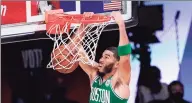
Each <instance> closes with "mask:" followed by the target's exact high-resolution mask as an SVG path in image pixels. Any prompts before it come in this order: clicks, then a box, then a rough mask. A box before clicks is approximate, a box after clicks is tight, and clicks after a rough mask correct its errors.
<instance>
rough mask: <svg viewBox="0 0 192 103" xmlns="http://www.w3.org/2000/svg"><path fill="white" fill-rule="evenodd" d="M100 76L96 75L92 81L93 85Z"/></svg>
mask: <svg viewBox="0 0 192 103" xmlns="http://www.w3.org/2000/svg"><path fill="white" fill-rule="evenodd" d="M98 77H99V76H98V75H96V76H95V78H94V79H93V80H92V81H91V87H92V86H93V83H94V82H95V81H96V80H97V78H98Z"/></svg>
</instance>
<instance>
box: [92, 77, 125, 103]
mask: <svg viewBox="0 0 192 103" xmlns="http://www.w3.org/2000/svg"><path fill="white" fill-rule="evenodd" d="M127 101H128V99H123V98H121V97H119V96H118V95H117V94H116V93H115V91H114V90H113V88H112V85H111V77H110V78H109V79H107V80H106V81H105V82H103V83H102V78H101V77H99V76H97V77H96V78H95V79H94V80H93V82H92V85H91V94H90V98H89V103H127Z"/></svg>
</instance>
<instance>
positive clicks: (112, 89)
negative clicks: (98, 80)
mask: <svg viewBox="0 0 192 103" xmlns="http://www.w3.org/2000/svg"><path fill="white" fill-rule="evenodd" d="M111 81H112V79H111ZM111 81H110V87H111V90H112V92H113V93H114V94H115V96H116V97H117V98H119V99H121V100H125V99H126V100H128V99H127V98H122V97H120V96H118V95H117V94H116V93H115V90H114V89H113V87H112V82H111Z"/></svg>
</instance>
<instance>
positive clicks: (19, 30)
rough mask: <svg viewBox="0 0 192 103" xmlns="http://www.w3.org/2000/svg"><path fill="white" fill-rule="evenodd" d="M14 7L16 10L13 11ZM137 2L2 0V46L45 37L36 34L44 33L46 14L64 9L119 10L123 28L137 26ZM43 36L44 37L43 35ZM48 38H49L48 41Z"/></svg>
mask: <svg viewBox="0 0 192 103" xmlns="http://www.w3.org/2000/svg"><path fill="white" fill-rule="evenodd" d="M16 8H17V9H16ZM136 8H137V2H136V1H121V0H119V1H113V0H103V1H54V0H52V1H2V3H1V19H2V20H1V39H2V43H12V42H18V41H22V40H34V39H41V38H44V39H45V37H46V35H43V34H41V36H40V35H35V36H34V34H35V32H41V33H42V32H44V33H45V30H46V26H45V23H44V20H45V17H44V14H45V11H46V10H53V9H63V10H64V12H65V13H67V14H82V13H83V12H94V13H101V14H109V13H110V12H111V11H116V10H119V11H121V13H122V15H123V18H124V20H125V22H126V27H131V26H134V25H136V24H137V15H136V11H137V9H136ZM110 22H111V23H110V25H108V26H107V27H106V28H105V29H104V31H109V30H115V29H117V28H118V27H117V25H115V23H114V22H113V21H110ZM42 35H43V36H42ZM47 39H48V38H47Z"/></svg>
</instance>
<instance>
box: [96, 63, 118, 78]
mask: <svg viewBox="0 0 192 103" xmlns="http://www.w3.org/2000/svg"><path fill="white" fill-rule="evenodd" d="M114 64H115V63H111V64H109V65H106V66H105V67H104V68H103V71H102V72H99V71H98V75H99V76H101V77H103V76H105V75H106V74H107V73H110V72H111V71H112V68H113V66H114Z"/></svg>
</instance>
